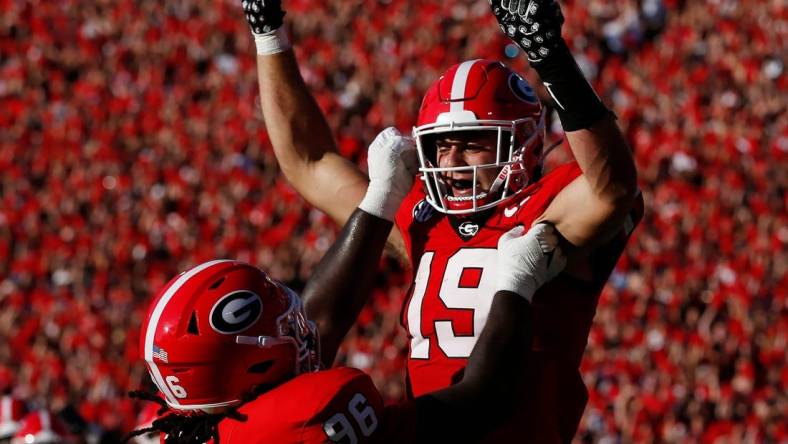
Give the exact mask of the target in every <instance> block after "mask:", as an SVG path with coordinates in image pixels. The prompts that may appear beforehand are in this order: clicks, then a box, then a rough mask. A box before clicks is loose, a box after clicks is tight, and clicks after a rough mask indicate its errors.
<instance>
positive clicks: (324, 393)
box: [219, 368, 383, 444]
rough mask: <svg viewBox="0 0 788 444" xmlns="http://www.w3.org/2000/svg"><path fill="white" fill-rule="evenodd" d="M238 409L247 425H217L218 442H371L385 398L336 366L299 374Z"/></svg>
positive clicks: (363, 378)
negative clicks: (244, 417)
mask: <svg viewBox="0 0 788 444" xmlns="http://www.w3.org/2000/svg"><path fill="white" fill-rule="evenodd" d="M239 411H240V412H241V413H243V414H245V415H247V420H246V421H236V420H233V419H229V418H228V419H225V420H223V421H222V422H221V423H219V436H220V438H221V442H222V443H227V444H234V443H238V444H241V443H243V444H255V443H260V444H263V443H278V444H290V443H307V444H312V443H331V442H340V443H371V442H378V441H377V440H378V439H379V438H378V437H377V434H378V429H379V428H380V427H379V425H380V424H379V418H381V417H382V414H383V400H382V398H381V396H380V393H379V392H378V390H377V389H376V388H375V385H374V384H373V383H372V380H371V379H370V378H369V376H368V375H367V374H365V373H364V372H362V371H360V370H356V369H352V368H334V369H330V370H324V371H320V372H315V373H307V374H304V375H300V376H298V377H297V378H294V379H292V380H290V381H288V382H286V383H284V384H282V385H280V386H278V387H276V388H274V389H272V390H271V391H268V392H266V393H264V394H262V395H260V396H259V397H258V398H257V399H255V400H254V401H251V402H249V403H248V404H245V405H244V406H242V407H241V408H240V409H239Z"/></svg>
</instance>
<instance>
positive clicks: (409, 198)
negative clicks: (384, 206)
mask: <svg viewBox="0 0 788 444" xmlns="http://www.w3.org/2000/svg"><path fill="white" fill-rule="evenodd" d="M425 197H426V196H425V194H424V184H423V183H422V180H421V176H417V177H416V180H415V181H413V187H412V188H411V189H410V192H409V193H408V194H407V195H406V196H405V199H404V200H403V201H402V204H400V206H399V210H398V211H397V215H396V216H395V217H394V224H395V225H396V226H397V229H398V230H399V232H400V234H401V235H402V240H403V242H404V243H405V249H406V250H407V251H408V255H410V252H411V244H412V239H411V233H410V227H411V226H412V225H413V220H414V217H415V215H416V214H417V213H422V214H426V213H425V212H430V211H432V207H431V206H430V204H428V203H427V201H426V200H425ZM417 206H418V207H417ZM427 207H429V208H427ZM410 259H411V262H412V261H413V258H410Z"/></svg>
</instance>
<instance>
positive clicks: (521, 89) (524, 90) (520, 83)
mask: <svg viewBox="0 0 788 444" xmlns="http://www.w3.org/2000/svg"><path fill="white" fill-rule="evenodd" d="M509 89H511V90H512V93H514V95H515V96H517V98H518V99H520V100H522V101H523V102H528V103H533V104H536V103H539V99H537V98H536V93H535V92H534V90H533V88H531V85H529V84H528V82H526V81H525V80H524V79H523V78H522V77H520V75H519V74H515V73H512V74H511V75H510V76H509Z"/></svg>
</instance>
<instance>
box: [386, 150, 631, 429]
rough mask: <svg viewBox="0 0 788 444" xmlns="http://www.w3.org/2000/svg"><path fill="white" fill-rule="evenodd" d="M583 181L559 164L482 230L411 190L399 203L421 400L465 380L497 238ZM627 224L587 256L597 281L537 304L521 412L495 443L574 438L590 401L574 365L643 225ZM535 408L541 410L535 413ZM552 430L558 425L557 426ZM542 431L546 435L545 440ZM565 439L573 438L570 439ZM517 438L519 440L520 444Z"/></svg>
mask: <svg viewBox="0 0 788 444" xmlns="http://www.w3.org/2000/svg"><path fill="white" fill-rule="evenodd" d="M580 174H581V171H580V168H579V167H578V165H577V163H575V162H571V163H568V164H565V165H562V166H560V167H558V168H556V169H555V170H553V171H551V172H550V173H549V174H547V175H545V176H544V177H543V178H542V179H541V180H539V181H538V182H536V183H534V184H532V185H531V186H529V187H528V189H526V190H525V191H524V192H523V193H522V196H523V197H519V196H518V197H517V198H516V199H514V200H512V201H510V202H509V203H508V204H502V205H499V206H497V207H496V208H494V209H493V210H492V213H491V214H490V215H489V217H488V218H487V219H486V220H484V221H478V222H477V221H474V220H473V218H469V219H457V220H455V221H454V223H452V222H451V221H450V220H449V217H447V216H445V215H443V214H441V213H438V212H437V211H434V210H433V209H432V207H431V206H430V205H429V204H428V203H427V202H426V200H425V197H426V195H425V192H424V190H423V188H422V184H420V183H417V184H415V185H414V187H413V189H411V191H410V193H409V194H408V196H407V197H406V198H405V201H404V202H403V204H402V206H401V207H400V211H399V213H398V214H397V218H396V223H397V226H398V228H399V230H400V233H402V237H403V239H404V241H405V246H406V248H407V250H408V254H409V256H410V259H411V262H412V264H413V269H414V270H415V277H414V282H413V285H412V287H411V290H410V291H409V294H408V297H407V298H406V300H405V305H404V307H403V311H402V323H403V326H405V328H406V329H407V330H408V334H409V337H410V347H409V355H408V366H407V369H408V382H409V390H410V393H411V395H413V396H420V395H423V394H426V393H429V392H432V391H435V390H438V389H442V388H445V387H447V386H449V385H452V384H454V383H456V382H458V381H459V380H460V379H462V373H463V370H464V368H465V365H466V363H467V360H468V357H469V356H470V354H471V350H472V349H473V346H474V345H475V344H476V340H477V338H478V337H479V334H480V333H481V331H482V329H483V328H484V325H485V323H486V321H487V315H488V313H489V311H490V306H491V304H492V298H493V296H494V289H493V286H494V281H493V280H494V273H493V270H492V268H491V267H492V266H494V264H495V262H496V258H497V252H496V248H497V245H498V238H499V237H500V236H501V235H502V234H503V233H505V232H507V231H509V230H510V229H511V228H513V227H514V226H517V225H523V226H525V227H530V226H531V224H532V223H533V222H534V220H536V219H537V218H538V217H539V216H541V215H542V214H543V213H544V211H545V210H546V209H547V207H548V206H549V205H550V203H551V202H552V201H553V199H554V198H555V196H556V195H558V193H559V192H560V191H561V190H562V189H563V188H564V187H565V186H567V185H568V184H569V183H571V182H572V181H573V180H574V179H575V178H577V177H578V176H579V175H580ZM640 202H641V203H640V205H639V206H638V208H639V212H637V214H639V215H636V216H635V217H634V218H632V219H630V220H629V221H627V223H626V227H625V229H624V230H622V232H621V233H620V235H619V236H617V237H616V238H615V239H614V240H612V241H611V242H609V243H608V244H607V245H604V246H602V247H600V248H598V249H597V250H596V251H595V252H594V253H592V257H591V263H592V264H593V266H592V268H593V275H594V279H593V282H585V281H580V280H578V279H575V278H573V277H571V276H569V275H567V274H560V275H559V276H557V277H556V278H555V279H553V280H552V281H550V282H548V283H547V284H545V285H544V286H543V287H542V288H541V289H539V290H538V291H537V293H536V294H535V295H534V299H533V319H534V341H533V350H534V355H533V358H532V359H531V360H530V361H529V369H528V373H529V374H528V375H523V377H524V378H526V379H525V380H526V381H527V383H526V384H525V385H526V388H525V393H523V396H524V398H523V404H522V406H521V408H520V409H519V410H518V412H517V414H516V415H515V417H514V418H513V419H512V420H511V421H509V422H508V423H506V424H505V425H504V426H503V427H501V429H500V430H499V431H498V432H497V433H496V434H495V438H493V439H491V440H490V441H491V442H496V440H497V442H511V440H512V439H517V442H521V441H522V439H523V438H524V437H525V436H528V437H532V438H533V442H554V441H557V440H558V439H557V435H555V434H556V433H558V432H557V430H559V429H560V430H561V432H560V433H561V435H562V439H561V440H563V441H567V439H564V438H563V435H566V434H569V439H571V436H572V435H573V434H574V432H575V430H576V429H577V425H578V423H579V421H580V417H581V415H582V412H583V408H584V407H585V402H586V398H587V392H586V390H585V386H584V385H583V382H582V379H581V378H580V374H579V364H580V360H581V358H582V355H583V351H584V349H585V346H586V341H587V337H588V332H589V330H590V327H591V322H592V320H593V317H594V313H595V311H596V303H597V299H598V297H599V293H600V292H601V290H602V287H603V285H604V283H605V281H606V280H607V278H608V276H609V274H610V272H611V271H612V270H613V267H614V266H615V263H616V261H617V260H618V257H619V256H620V254H621V252H622V251H623V247H624V244H625V243H626V239H627V237H628V235H629V233H630V232H631V231H632V229H633V228H634V226H635V225H636V224H637V222H638V221H639V220H640V217H641V216H642V200H641V201H640ZM533 407H538V408H533ZM556 421H558V423H556ZM539 429H542V430H544V433H541V432H540V431H539ZM570 430H571V431H570ZM518 438H519V439H518Z"/></svg>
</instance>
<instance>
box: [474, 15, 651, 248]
mask: <svg viewBox="0 0 788 444" xmlns="http://www.w3.org/2000/svg"><path fill="white" fill-rule="evenodd" d="M490 4H491V6H492V9H493V13H494V14H495V17H496V19H497V20H498V22H499V24H500V25H501V29H502V30H503V31H504V32H505V33H506V34H507V35H508V36H509V37H510V38H511V39H512V41H513V42H514V43H516V44H517V45H518V46H520V48H522V49H523V50H524V51H525V53H526V55H527V57H528V61H529V62H530V64H531V66H532V67H533V68H534V69H535V70H536V72H537V73H538V74H539V77H540V78H541V79H542V82H543V83H544V85H545V87H546V88H547V91H548V92H549V93H550V96H551V97H552V98H553V105H554V106H555V109H556V111H557V112H558V116H559V118H560V119H561V123H562V125H563V127H564V130H565V131H566V139H567V142H568V143H569V146H570V148H571V149H572V154H574V157H575V159H576V160H577V163H578V165H579V166H580V169H581V170H582V171H583V174H582V175H581V176H580V177H578V178H577V179H576V180H575V181H574V182H572V183H571V184H570V185H569V186H567V187H566V188H564V190H562V191H561V193H559V195H558V196H556V198H555V200H554V201H553V202H552V203H551V205H550V207H549V208H548V209H547V211H546V212H545V214H544V215H543V216H542V218H541V220H549V221H551V222H553V223H555V225H556V228H558V230H559V231H560V232H561V234H562V235H563V236H564V237H565V238H566V239H567V240H568V241H569V242H571V243H572V244H574V245H576V246H581V247H587V246H593V245H597V244H599V243H602V242H604V241H606V240H607V239H608V238H609V237H610V236H612V235H613V234H614V233H615V232H617V231H618V230H619V229H620V227H621V225H622V223H623V221H624V218H625V217H626V216H627V214H628V212H629V210H630V209H631V208H632V205H633V202H634V199H635V196H636V193H637V172H636V170H635V163H634V159H633V157H632V152H631V150H630V149H629V147H628V145H627V143H626V141H625V139H624V136H623V135H622V133H621V130H620V129H619V127H618V125H617V123H616V119H615V116H614V115H613V114H612V113H611V112H610V110H608V109H607V108H606V107H605V105H604V104H603V103H602V102H601V101H600V100H599V97H598V96H597V94H596V93H595V92H594V90H593V89H592V88H591V85H589V83H588V81H587V80H586V79H585V77H583V74H582V72H581V71H580V69H579V68H578V66H577V63H576V62H575V60H574V58H573V57H572V54H571V53H570V51H569V48H568V47H567V45H566V42H564V40H563V38H562V37H561V25H562V24H563V21H564V18H563V15H562V14H561V9H560V7H559V6H558V3H557V2H556V1H555V0H491V1H490Z"/></svg>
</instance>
